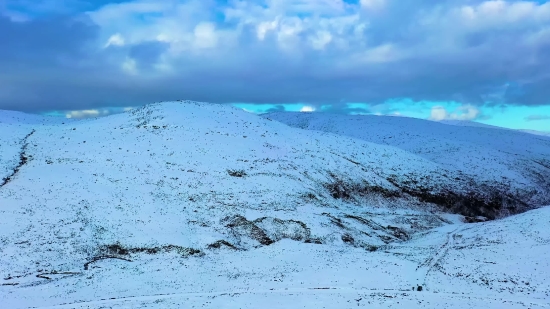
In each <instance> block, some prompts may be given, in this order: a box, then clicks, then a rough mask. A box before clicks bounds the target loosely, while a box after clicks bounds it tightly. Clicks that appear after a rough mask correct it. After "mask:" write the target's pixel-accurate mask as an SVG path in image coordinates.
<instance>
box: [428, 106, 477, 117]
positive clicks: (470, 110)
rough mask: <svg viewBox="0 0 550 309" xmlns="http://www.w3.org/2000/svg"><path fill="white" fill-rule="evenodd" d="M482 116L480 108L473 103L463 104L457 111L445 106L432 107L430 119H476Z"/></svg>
mask: <svg viewBox="0 0 550 309" xmlns="http://www.w3.org/2000/svg"><path fill="white" fill-rule="evenodd" d="M480 116H481V113H480V111H479V109H477V108H476V107H475V106H472V105H463V106H460V107H458V108H457V109H456V110H455V111H452V112H449V111H447V109H445V107H443V106H434V107H432V110H431V113H430V119H431V120H435V121H442V120H476V119H478V118H479V117H480Z"/></svg>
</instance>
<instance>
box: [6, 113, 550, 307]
mask: <svg viewBox="0 0 550 309" xmlns="http://www.w3.org/2000/svg"><path fill="white" fill-rule="evenodd" d="M0 114H1V115H2V116H1V117H0V119H2V121H1V122H0V145H2V146H1V148H0V172H1V173H2V174H1V175H0V177H1V179H3V180H2V182H1V186H0V276H1V277H0V284H1V285H0V299H4V301H3V303H4V304H7V306H8V308H28V307H33V306H35V307H39V308H47V306H53V307H51V308H64V307H65V308H75V307H76V308H105V307H107V308H110V307H112V308H124V307H125V306H126V307H128V306H129V307H133V308H139V307H143V308H180V307H181V304H182V302H189V303H191V304H193V305H196V306H199V305H203V306H206V307H210V308H219V307H220V302H221V303H222V304H225V305H227V307H229V306H230V305H231V306H235V307H236V308H239V307H250V306H253V307H254V306H257V305H258V304H260V303H262V302H264V301H267V300H268V299H269V300H270V301H273V297H272V296H273V295H274V294H276V295H277V297H278V298H277V299H278V300H277V301H278V302H279V306H280V307H288V305H289V304H298V303H300V302H304V305H306V304H305V302H306V300H307V299H309V301H310V305H311V304H313V305H315V304H320V303H321V302H328V304H329V306H330V304H333V306H336V305H337V304H339V303H341V302H350V303H351V304H352V305H353V306H357V305H360V306H367V305H368V302H364V301H361V300H359V301H358V300H357V299H365V300H366V299H367V298H372V300H373V301H374V300H375V301H376V302H379V303H380V304H384V303H385V302H387V301H388V300H397V299H399V301H402V302H404V303H408V304H417V303H418V302H419V301H420V302H426V303H427V304H428V305H427V306H428V307H423V308H429V307H433V308H436V307H438V308H439V307H440V306H442V305H444V304H445V303H448V305H449V308H452V306H455V308H459V307H457V306H459V305H460V304H461V303H464V302H466V303H468V304H472V306H476V305H477V306H479V305H480V304H481V303H484V302H485V300H484V301H483V302H481V303H480V300H479V299H477V300H476V299H475V298H472V299H468V300H466V299H465V298H464V297H463V296H461V295H459V294H456V293H460V292H465V293H466V292H468V291H474V290H475V291H476V293H478V294H476V295H479V297H490V298H491V299H492V300H491V301H490V302H489V304H493V305H494V306H493V307H494V308H502V307H499V306H498V305H501V304H502V301H503V300H505V299H506V300H510V301H511V303H510V306H511V307H514V308H515V307H518V308H519V307H522V306H523V305H528V306H535V308H536V305H537V304H538V303H539V302H540V299H544V298H546V297H547V296H548V295H547V294H548V286H547V284H546V283H544V282H543V280H542V279H541V278H540V277H537V276H538V275H535V273H537V272H536V271H535V270H536V269H535V268H536V267H534V266H533V265H529V266H525V267H524V272H523V274H521V273H515V274H513V276H512V277H510V278H512V279H513V280H514V282H516V283H517V282H518V280H523V281H526V280H530V281H529V282H534V283H536V285H535V284H533V286H531V287H532V289H530V288H523V289H519V288H516V287H515V286H514V285H512V284H513V283H511V281H510V280H508V281H506V282H504V283H503V282H501V281H499V280H502V278H504V277H503V276H504V275H503V274H502V269H501V270H498V269H493V268H486V270H487V274H488V275H487V276H488V277H487V278H485V277H483V278H485V279H487V280H488V281H489V282H490V283H491V284H490V285H486V286H485V285H483V284H484V282H485V281H484V280H482V281H483V282H481V281H479V280H481V279H479V280H477V281H474V280H470V279H464V278H462V277H461V276H462V275H458V273H457V272H453V271H454V270H456V269H455V268H456V267H459V268H460V267H461V268H460V269H462V270H461V272H460V273H462V274H467V271H468V270H467V269H463V268H464V267H465V266H463V265H466V264H468V263H470V264H471V265H473V264H475V265H477V266H479V267H486V265H484V262H483V261H482V260H481V258H480V256H485V255H487V256H489V257H491V258H494V259H497V260H498V263H501V261H502V259H503V258H504V256H495V255H493V253H492V251H490V248H492V247H491V246H493V245H494V246H497V245H499V246H500V245H502V246H501V247H495V248H497V249H498V248H500V249H498V250H505V252H507V254H509V256H508V257H507V260H508V262H507V263H517V264H518V265H519V264H520V263H521V261H522V259H525V258H529V259H531V258H532V259H533V260H536V257H534V256H531V255H534V254H540V252H541V251H540V250H543V251H544V250H548V247H547V244H548V235H547V234H545V233H544V231H543V230H542V228H539V227H543V226H544V225H545V224H547V223H548V219H547V218H549V216H548V212H547V209H548V208H543V209H539V210H535V211H531V212H527V213H526V214H523V215H521V216H517V217H511V218H508V219H505V220H497V221H493V222H490V223H480V224H464V223H462V222H463V217H462V216H461V215H456V214H452V213H461V214H465V215H472V216H475V215H485V216H488V217H491V218H495V217H500V216H504V215H507V214H510V213H515V212H523V211H526V210H528V209H530V208H535V207H538V206H543V204H542V203H543V202H545V201H546V200H545V199H547V198H548V195H547V194H546V193H547V192H548V191H544V190H548V187H545V181H548V178H544V177H545V176H544V174H542V175H543V176H541V177H543V178H542V180H541V182H536V181H534V180H533V179H534V178H532V175H531V174H530V170H529V168H530V167H531V165H527V163H529V162H530V161H528V160H527V159H525V158H526V157H527V154H526V153H530V154H531V155H532V156H538V155H539V153H544V151H548V149H547V148H545V147H547V146H548V145H547V144H544V143H539V144H537V145H530V144H525V145H524V146H525V147H526V148H527V149H528V151H524V152H521V153H520V156H521V157H519V158H518V159H517V160H516V161H506V160H508V159H507V158H509V157H510V154H509V153H505V150H506V149H508V148H506V147H507V146H506V145H502V149H503V150H502V151H501V152H502V154H501V157H500V158H499V159H498V160H500V161H498V162H497V163H498V164H502V166H500V165H495V166H493V167H494V168H495V170H494V171H493V174H491V175H489V176H486V175H482V173H483V172H484V170H480V171H479V175H477V174H475V173H474V172H473V171H471V170H464V171H461V170H457V169H456V168H455V166H453V165H452V164H449V162H447V161H444V159H441V160H436V159H434V158H437V156H435V155H434V156H429V155H426V153H423V152H419V153H415V152H413V151H410V150H408V149H404V147H400V146H399V145H385V144H387V143H373V142H368V141H364V140H361V139H358V138H353V137H345V136H341V135H336V134H331V133H324V132H319V131H314V130H301V129H297V128H292V127H289V126H287V125H285V124H282V123H280V122H277V121H273V120H270V119H265V118H262V117H259V116H256V115H253V114H250V113H246V112H244V111H242V110H239V109H236V108H232V107H228V106H223V105H215V104H206V103H196V102H169V103H162V104H151V105H147V106H145V107H143V108H140V109H136V110H133V111H131V112H128V113H124V114H119V115H113V116H109V117H104V118H98V119H89V120H81V121H59V119H52V118H45V119H38V118H36V117H37V116H29V118H26V116H25V115H21V114H15V115H16V116H17V117H14V116H13V115H14V114H13V113H11V112H0ZM381 130H382V129H381ZM377 134H382V133H377ZM434 134H435V133H434ZM435 138H437V135H435V137H434V138H433V139H435ZM490 142H491V141H487V143H488V144H489V143H490ZM441 143H442V144H443V145H444V146H442V147H450V146H449V143H448V142H447V140H442V141H441ZM422 144H423V145H426V143H424V142H422ZM432 144H433V145H436V144H437V143H436V142H435V140H434V141H432ZM396 146H397V147H396ZM434 147H435V146H434ZM454 147H456V146H454ZM476 147H477V146H476ZM514 147H515V148H514ZM514 147H512V148H510V149H511V150H510V151H513V152H515V151H519V150H520V149H521V147H519V146H517V147H516V146H514ZM535 150H536V151H535ZM440 154H442V153H440ZM489 154H492V153H489ZM449 155H450V156H452V153H449ZM478 159H479V160H482V162H483V160H491V161H493V160H492V159H493V158H491V157H478ZM470 160H472V162H474V163H475V161H473V160H474V159H472V158H471V159H470ZM541 160H544V158H541ZM502 162H504V163H502ZM519 162H523V163H525V162H527V163H525V165H524V166H523V167H525V168H526V169H525V170H523V169H521V168H513V167H511V166H508V164H512V163H519ZM542 162H544V161H542ZM497 163H492V164H497ZM472 164H473V163H472ZM476 164H480V163H479V162H477V163H476ZM529 164H530V163H529ZM497 167H502V168H504V167H507V169H504V170H502V171H500V170H496V168H497ZM541 173H542V172H541ZM504 174H505V175H506V177H508V179H509V180H510V181H509V182H506V181H502V180H501V179H499V178H498V177H499V176H502V175H504ZM478 176H484V177H485V178H482V179H481V180H480V179H478V178H479V177H478ZM535 189H536V191H537V192H535ZM449 201H451V202H452V203H451V202H449ZM516 218H519V219H516ZM522 218H523V219H522ZM506 220H508V221H506ZM514 220H520V221H517V222H519V223H514V222H516V221H514ZM521 220H531V221H533V220H534V221H533V223H532V224H533V225H534V226H536V230H537V231H539V234H537V235H538V236H537V237H539V238H537V240H536V241H537V243H536V244H535V243H532V242H528V241H524V239H523V238H521V237H527V238H529V237H531V236H530V235H529V234H527V232H521V233H519V234H517V231H524V226H523V223H522V222H524V221H521ZM503 222H504V223H503ZM506 222H508V223H506ZM487 229H492V230H487ZM463 230H464V234H463V236H460V237H459V236H454V235H458V233H457V232H458V231H463ZM497 230H498V231H499V233H500V235H503V236H502V237H504V238H503V239H502V241H501V242H500V243H499V242H495V241H494V240H493V239H492V238H490V237H489V236H487V235H484V233H491V231H497ZM516 234H517V235H516ZM461 235H462V234H461ZM506 235H510V236H506ZM512 235H515V236H513V237H512ZM455 237H459V238H460V241H462V242H461V243H459V241H458V240H456V241H455V240H454V239H455ZM485 238H487V241H486V243H487V246H488V247H486V248H484V246H481V247H479V246H477V244H478V243H480V242H481V244H485V242H484V239H485ZM449 239H453V242H452V243H450V242H449ZM457 239H458V238H457ZM539 239H540V241H539ZM518 242H519V243H520V246H535V245H537V246H539V245H540V246H539V247H537V250H539V251H536V250H534V251H529V252H522V253H521V254H522V255H520V253H518V252H515V250H512V248H517V246H518ZM459 244H460V246H466V247H468V246H472V248H470V247H468V248H469V249H468V250H470V249H471V250H473V251H472V252H471V254H469V255H468V256H469V257H468V258H467V259H464V260H461V262H460V263H465V264H459V263H458V262H457V263H454V262H451V260H449V263H451V264H449V265H450V266H449V265H442V264H441V263H443V262H444V261H447V260H448V259H449V257H451V256H453V255H452V254H454V253H453V252H454V251H453V250H459V249H457V248H455V247H456V246H457V245H459ZM525 248H527V247H525ZM485 249H487V250H489V251H484V250H485ZM460 250H462V249H460ZM475 250H478V251H475ZM441 252H443V253H441ZM457 252H458V253H456V254H459V255H460V254H461V253H460V252H464V250H462V251H457ZM541 256H542V255H541ZM306 257H307V258H306ZM491 261H492V260H491ZM514 261H515V262H514ZM536 261H538V262H539V263H544V261H542V260H540V259H539V260H536ZM438 263H439V264H438ZM495 263H497V262H495ZM369 265H370V266H369ZM438 265H440V266H441V267H440V266H438ZM455 265H456V267H455ZM540 265H541V266H540V267H541V268H542V267H547V265H546V264H544V265H542V264H540ZM545 265H546V266H545ZM447 266H448V267H450V269H449V268H445V267H447ZM537 267H539V266H537ZM440 268H441V270H442V271H439V272H436V271H434V270H435V269H438V270H439V269H440ZM472 269H473V268H472ZM483 269H485V268H483ZM469 271H471V270H469ZM499 271H500V272H499ZM441 274H445V275H444V276H443V277H442V276H441ZM473 275H474V274H471V275H470V276H468V277H467V278H470V277H471V276H473ZM476 276H479V273H477V272H476V273H475V276H474V277H473V278H478V277H476ZM446 280H447V281H446ZM449 280H451V281H452V282H453V285H452V286H454V284H455V282H459V283H460V284H459V285H458V286H459V287H458V288H457V289H458V290H451V284H450V283H448V281H449ZM497 282H498V283H497ZM418 285H421V286H423V287H424V291H425V292H427V293H425V295H423V296H419V295H418V294H414V293H411V292H408V293H404V291H405V290H407V291H410V290H412V289H411V287H413V286H415V287H416V286H418ZM490 287H498V288H499V289H500V290H493V291H490V290H491V289H490ZM453 289H454V288H453ZM289 291H290V292H289ZM436 292H439V293H442V294H441V295H443V294H444V295H445V297H444V298H441V297H439V296H438V295H437V294H435V293H436ZM504 292H506V293H511V294H510V295H511V296H510V297H508V296H503V295H502V294H499V293H504ZM528 293H531V294H528ZM371 294H372V295H371ZM405 294H406V295H405ZM369 295H370V296H369ZM373 295H374V296H373ZM487 295H489V296H487ZM507 295H508V294H507ZM279 297H280V298H279ZM229 298H230V299H229ZM335 302H336V303H335ZM63 303H66V304H67V305H66V306H59V305H60V304H63ZM71 303H81V305H70V304H71ZM522 304H523V305H522ZM314 307H315V306H314ZM488 308H490V306H488Z"/></svg>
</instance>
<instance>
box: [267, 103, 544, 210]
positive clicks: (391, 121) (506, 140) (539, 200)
mask: <svg viewBox="0 0 550 309" xmlns="http://www.w3.org/2000/svg"><path fill="white" fill-rule="evenodd" d="M263 117H265V118H267V119H273V120H277V121H280V122H283V123H285V124H288V125H290V126H292V127H296V128H302V129H308V130H317V131H323V132H330V133H335V134H339V135H342V136H348V137H353V138H356V139H360V140H364V141H368V142H372V143H376V144H380V145H388V146H394V147H397V148H399V149H402V150H404V151H407V152H409V153H411V154H414V155H417V156H420V157H423V158H425V159H427V160H429V161H431V162H433V163H436V164H438V165H440V166H441V167H442V168H445V169H446V170H448V171H449V172H450V173H452V174H462V175H464V176H465V177H469V178H470V179H472V180H473V181H474V182H475V183H476V184H477V185H480V184H484V183H485V184H492V185H496V184H499V185H496V186H497V187H499V189H498V190H497V191H499V192H500V193H499V194H500V195H501V196H502V195H504V196H506V195H508V194H512V195H514V192H516V191H517V190H524V192H525V194H524V195H521V194H520V196H522V198H520V199H521V200H522V201H524V202H526V203H527V204H528V205H530V206H531V207H537V206H540V205H545V204H548V203H549V202H550V201H549V200H548V199H549V196H550V194H549V193H550V191H549V190H550V159H549V158H550V140H548V139H547V138H545V137H541V136H535V135H532V134H527V133H523V132H517V131H512V130H504V129H503V130H500V129H496V128H486V127H475V126H455V125H446V124H441V123H437V122H432V121H426V120H420V119H414V118H405V117H384V116H350V115H332V114H324V113H271V114H264V115H263ZM529 191H530V192H531V193H532V195H530V196H529V193H527V192H529ZM535 191H536V193H535ZM516 202H518V201H516ZM512 203H514V202H512ZM520 204H521V202H520Z"/></svg>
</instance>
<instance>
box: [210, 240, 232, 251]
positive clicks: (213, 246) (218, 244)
mask: <svg viewBox="0 0 550 309" xmlns="http://www.w3.org/2000/svg"><path fill="white" fill-rule="evenodd" d="M221 247H227V248H230V249H233V250H239V249H238V248H237V247H235V246H233V245H232V244H231V243H230V242H228V241H225V240H223V239H222V240H218V241H216V242H215V243H211V244H209V245H208V246H207V248H208V249H220V248H221Z"/></svg>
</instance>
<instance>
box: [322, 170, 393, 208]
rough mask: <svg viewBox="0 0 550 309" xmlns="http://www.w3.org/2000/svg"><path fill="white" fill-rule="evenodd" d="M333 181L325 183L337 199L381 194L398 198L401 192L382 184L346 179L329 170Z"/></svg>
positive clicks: (326, 187) (351, 198)
mask: <svg viewBox="0 0 550 309" xmlns="http://www.w3.org/2000/svg"><path fill="white" fill-rule="evenodd" d="M329 176H330V178H331V181H329V182H327V183H325V184H324V187H325V189H327V190H328V192H329V193H330V195H331V196H332V197H333V198H335V199H341V200H348V201H349V200H355V197H365V196H370V195H374V194H376V195H381V196H383V197H385V198H396V197H399V196H400V194H399V192H398V191H393V190H390V189H387V188H384V187H381V186H377V185H372V184H369V183H368V182H366V181H364V182H362V183H358V182H352V181H344V180H343V179H342V178H340V177H339V176H338V175H336V174H334V173H332V172H329Z"/></svg>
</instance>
